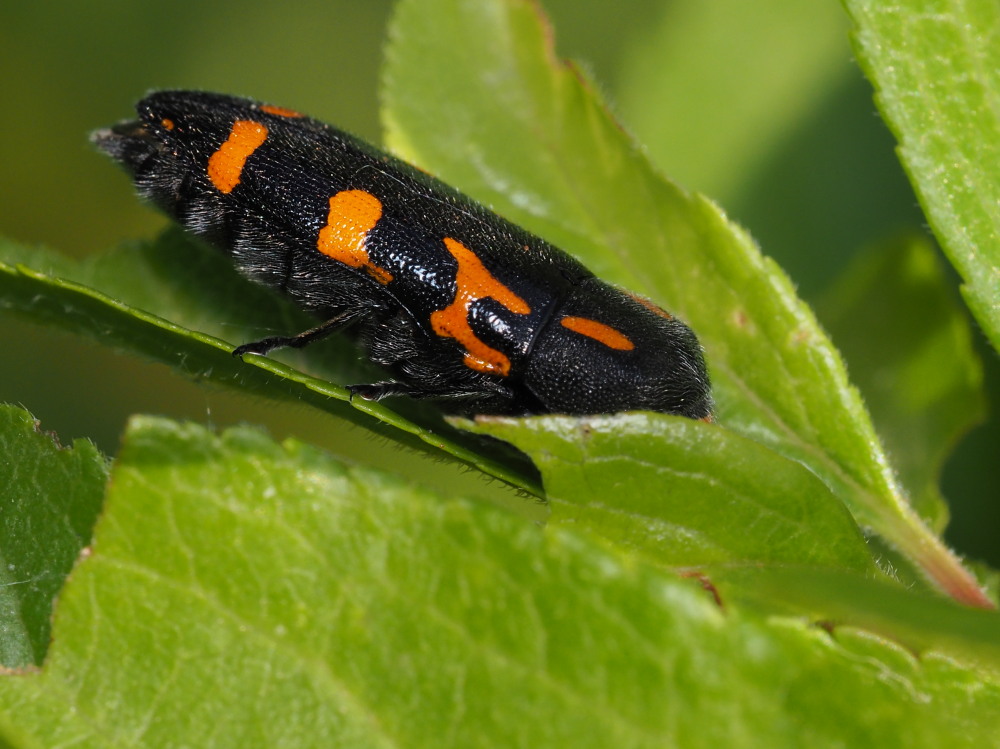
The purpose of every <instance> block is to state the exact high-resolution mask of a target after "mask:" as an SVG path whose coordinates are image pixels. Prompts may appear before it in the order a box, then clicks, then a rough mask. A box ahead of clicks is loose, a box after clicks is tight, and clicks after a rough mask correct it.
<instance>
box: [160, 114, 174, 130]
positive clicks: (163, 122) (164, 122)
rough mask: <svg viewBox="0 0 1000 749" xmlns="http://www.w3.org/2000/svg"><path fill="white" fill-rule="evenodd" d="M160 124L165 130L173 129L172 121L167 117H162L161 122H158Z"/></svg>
mask: <svg viewBox="0 0 1000 749" xmlns="http://www.w3.org/2000/svg"><path fill="white" fill-rule="evenodd" d="M160 124H161V125H163V127H165V128H166V129H167V130H173V129H174V121H173V120H172V119H170V118H169V117H164V118H163V119H162V120H160Z"/></svg>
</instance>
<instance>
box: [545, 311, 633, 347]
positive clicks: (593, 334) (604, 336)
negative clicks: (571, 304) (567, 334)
mask: <svg viewBox="0 0 1000 749" xmlns="http://www.w3.org/2000/svg"><path fill="white" fill-rule="evenodd" d="M559 322H560V323H562V326H563V327H564V328H569V329H570V330H572V331H573V332H574V333H579V334H580V335H585V336H587V337H588V338H593V339H594V340H595V341H598V342H600V343H603V344H604V345H605V346H607V347H608V348H613V349H617V350H618V351H631V350H632V349H634V348H635V344H634V343H632V341H630V340H629V339H628V338H627V337H626V336H625V335H623V334H622V333H620V332H618V331H617V330H615V329H614V328H612V327H611V326H610V325H605V324H604V323H602V322H597V320H591V319H590V318H587V317H564V318H563V319H562V320H560V321H559Z"/></svg>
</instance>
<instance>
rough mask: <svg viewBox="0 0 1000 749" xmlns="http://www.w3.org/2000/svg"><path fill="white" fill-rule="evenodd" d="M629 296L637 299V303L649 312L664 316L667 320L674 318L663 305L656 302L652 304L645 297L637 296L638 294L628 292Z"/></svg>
mask: <svg viewBox="0 0 1000 749" xmlns="http://www.w3.org/2000/svg"><path fill="white" fill-rule="evenodd" d="M629 296H630V297H632V299H634V300H635V301H637V302H638V303H639V304H641V305H642V306H643V307H645V308H646V309H648V310H649V311H650V312H652V313H654V314H657V315H659V316H660V317H664V318H666V319H667V320H673V319H674V316H673V315H671V314H670V313H669V312H667V311H666V310H665V309H663V307H661V306H659V305H658V304H653V303H652V302H651V301H649V300H648V299H646V297H642V296H639V295H638V294H629Z"/></svg>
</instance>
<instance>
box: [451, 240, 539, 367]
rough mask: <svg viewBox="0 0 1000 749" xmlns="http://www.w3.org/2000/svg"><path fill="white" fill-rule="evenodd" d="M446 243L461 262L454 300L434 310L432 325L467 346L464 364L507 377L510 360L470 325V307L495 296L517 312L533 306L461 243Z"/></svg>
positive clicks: (512, 310) (527, 311)
mask: <svg viewBox="0 0 1000 749" xmlns="http://www.w3.org/2000/svg"><path fill="white" fill-rule="evenodd" d="M444 246H445V247H447V248H448V252H450V253H451V255H452V257H454V258H455V260H457V261H458V272H457V273H456V274H455V301H453V302H452V303H451V304H449V305H448V306H447V307H445V308H444V309H442V310H437V311H436V312H432V313H431V328H433V329H434V332H435V333H437V334H438V335H439V336H441V337H442V338H454V339H455V340H456V341H458V342H459V343H460V344H461V345H462V347H463V348H464V349H465V366H467V367H469V368H470V369H475V370H477V371H479V372H491V373H493V374H498V375H501V376H502V377H506V376H507V375H508V374H509V373H510V359H509V358H508V357H507V356H506V355H505V354H503V353H502V352H500V351H497V350H496V349H495V348H492V347H490V346H487V345H486V344H485V343H483V342H482V341H480V340H479V339H478V338H477V337H476V334H475V333H474V332H473V331H472V327H471V326H470V325H469V308H470V307H471V306H472V303H473V302H476V301H478V300H480V299H487V298H490V299H495V300H496V301H498V302H500V304H502V305H503V306H504V307H506V308H507V309H509V310H510V311H511V312H514V313H516V314H518V315H527V314H530V313H531V307H529V306H528V303H527V302H525V301H524V300H523V299H521V297H519V296H518V295H517V294H515V293H514V292H513V291H511V290H510V289H508V288H507V287H506V286H504V285H503V284H502V283H500V282H499V281H497V280H496V278H494V277H493V274H492V273H490V272H489V271H488V270H486V266H484V265H483V261H482V260H480V259H479V258H478V257H476V254H475V253H474V252H473V251H472V250H470V249H469V248H468V247H466V246H465V245H464V244H462V243H461V242H459V241H457V240H455V239H452V238H451V237H445V238H444Z"/></svg>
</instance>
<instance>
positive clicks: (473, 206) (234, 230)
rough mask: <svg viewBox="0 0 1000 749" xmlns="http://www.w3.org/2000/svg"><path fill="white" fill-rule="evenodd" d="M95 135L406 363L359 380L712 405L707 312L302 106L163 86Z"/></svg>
mask: <svg viewBox="0 0 1000 749" xmlns="http://www.w3.org/2000/svg"><path fill="white" fill-rule="evenodd" d="M136 111H137V113H138V119H136V120H131V121H126V122H122V123H119V124H117V125H115V126H113V127H111V128H107V129H103V130H98V131H96V132H95V133H94V134H93V135H92V140H93V142H94V143H95V144H96V145H97V146H98V147H99V148H100V149H101V150H103V151H104V152H105V153H107V154H109V155H110V156H111V157H112V158H113V159H115V160H116V161H117V162H119V163H120V164H122V165H123V166H124V167H125V169H126V170H127V171H128V172H129V173H130V174H131V177H132V179H133V181H134V183H135V185H136V188H137V190H138V192H139V193H140V194H141V195H142V196H143V197H144V198H146V199H147V200H149V201H151V202H152V203H154V204H155V205H157V206H159V207H160V208H161V209H163V210H164V211H165V212H166V213H167V214H169V215H170V216H172V217H173V218H174V219H176V220H177V221H178V222H179V223H180V224H181V225H182V226H183V227H184V228H185V229H187V230H188V231H189V232H191V233H192V234H194V235H197V236H199V237H201V238H203V239H205V240H207V241H208V243H210V244H212V245H215V246H217V247H219V248H221V249H222V250H223V251H225V252H226V253H228V254H229V255H230V256H231V258H232V260H233V262H234V263H235V266H236V268H237V269H238V270H239V272H240V273H242V274H244V275H245V276H247V277H249V278H251V279H252V280H254V281H257V282H259V283H262V284H265V285H267V286H270V287H272V288H274V289H277V290H278V291H280V292H281V293H283V294H285V295H286V296H288V297H289V298H290V299H291V300H292V301H294V302H295V303H296V304H297V305H298V306H300V307H302V308H303V309H305V310H306V311H308V312H310V313H312V314H313V315H315V316H316V317H317V318H318V319H319V320H322V322H321V323H320V324H319V325H318V326H316V327H314V328H312V329H310V330H307V331H304V332H299V333H297V334H295V335H289V336H274V337H269V338H264V339H263V340H259V341H254V342H250V343H245V344H243V345H242V346H239V347H238V348H236V350H235V351H234V355H237V356H242V355H245V354H248V353H254V354H260V355H265V354H267V353H268V352H269V351H272V350H274V349H277V348H280V347H286V346H292V347H302V346H306V345H308V344H310V343H312V342H314V341H316V340H318V339H320V338H322V337H324V336H326V335H329V334H331V333H333V332H335V331H341V330H343V331H348V332H349V334H350V335H352V336H354V337H355V338H356V340H357V341H358V342H359V343H360V344H361V345H362V346H363V347H364V348H365V349H366V351H367V355H368V356H369V358H370V359H371V360H372V361H374V362H376V363H378V364H380V365H383V366H385V367H386V368H388V370H389V371H390V372H391V373H392V375H394V379H392V380H387V381H384V382H376V383H371V384H360V385H353V386H351V387H350V388H349V390H350V392H351V393H352V395H358V396H361V397H363V398H367V399H380V398H384V397H386V396H393V395H409V396H412V397H416V398H425V397H430V398H436V399H439V400H440V401H441V404H442V406H443V408H444V409H445V410H450V411H453V412H459V413H465V414H514V415H521V414H538V413H564V414H599V413H614V412H617V411H626V410H651V411H660V412H665V413H672V414H680V415H683V416H688V417H691V418H696V419H703V418H710V414H711V407H712V401H711V394H710V387H709V380H708V375H707V372H706V367H705V361H704V357H703V355H702V350H701V346H700V345H699V343H698V341H697V339H696V337H695V335H694V333H693V332H692V331H691V329H690V328H689V327H688V326H687V325H685V324H684V323H682V322H681V321H680V320H677V319H676V318H674V317H673V316H672V315H670V314H669V313H667V312H665V311H664V310H662V309H661V308H660V307H658V306H656V305H655V304H653V303H652V302H650V301H648V300H646V299H643V298H641V297H638V296H636V295H634V294H631V293H629V292H627V291H624V290H622V289H619V288H617V287H615V286H612V285H611V284H608V283H606V282H604V281H602V280H600V279H599V278H597V277H596V276H595V275H594V274H593V273H591V272H590V271H589V270H588V269H587V268H586V267H584V266H583V265H582V264H581V263H580V262H579V261H577V260H576V259H574V258H572V257H571V256H569V255H568V254H566V253H565V252H563V251H562V250H559V249H558V248H556V247H554V246H552V245H551V244H549V243H548V242H546V241H544V240H542V239H540V238H539V237H536V236H534V235H532V234H530V233H529V232H527V231H525V230H524V229H522V228H520V227H518V226H516V225H514V224H512V223H510V222H509V221H507V220H505V219H503V218H501V217H500V216H498V215H496V214H495V213H493V212H491V211H489V210H488V209H486V208H485V207H483V206H481V205H480V204H478V203H476V202H474V201H473V200H471V199H470V198H468V197H466V196H465V195H463V194H462V193H460V192H458V191H457V190H455V189H454V188H452V187H449V186H448V185H446V184H444V183H442V182H441V181H439V180H437V179H436V178H434V177H432V176H430V175H428V174H426V173H425V172H423V171H421V170H419V169H416V168H414V167H412V166H410V165H408V164H406V163H404V162H402V161H400V160H398V159H396V158H394V157H392V156H389V155H388V154H385V153H383V152H381V151H379V150H378V149H376V148H374V147H372V146H370V145H368V144H367V143H365V142H363V141H361V140H358V139H356V138H354V137H352V136H350V135H348V134H347V133H344V132H342V131H340V130H337V129H336V128H334V127H331V126H329V125H326V124H324V123H322V122H319V121H317V120H314V119H310V118H309V117H305V116H303V115H301V114H299V113H298V112H296V111H293V110H290V109H285V108H282V107H275V106H271V105H268V104H261V103H258V102H255V101H252V100H249V99H243V98H238V97H234V96H226V95H220V94H213V93H204V92H195V91H160V92H155V93H152V94H150V95H148V96H147V97H146V98H144V99H142V100H141V101H140V102H139V103H138V104H137V105H136Z"/></svg>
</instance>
